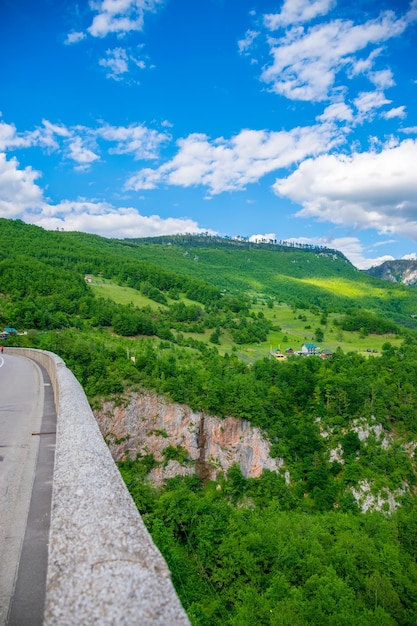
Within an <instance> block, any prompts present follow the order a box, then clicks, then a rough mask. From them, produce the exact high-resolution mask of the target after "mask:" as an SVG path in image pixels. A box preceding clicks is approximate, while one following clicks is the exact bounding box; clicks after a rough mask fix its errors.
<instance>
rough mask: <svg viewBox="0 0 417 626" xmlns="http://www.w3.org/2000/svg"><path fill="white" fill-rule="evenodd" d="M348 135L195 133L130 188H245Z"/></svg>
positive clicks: (316, 131) (324, 131) (322, 131)
mask: <svg viewBox="0 0 417 626" xmlns="http://www.w3.org/2000/svg"><path fill="white" fill-rule="evenodd" d="M344 139H345V135H344V133H343V131H341V130H339V129H337V128H336V127H335V126H334V125H332V124H321V125H317V126H307V127H298V128H294V129H293V130H291V131H280V132H271V131H265V130H248V129H245V130H242V131H241V132H240V133H239V134H238V135H235V136H234V137H232V138H231V139H229V140H227V139H224V138H223V137H220V138H218V139H214V140H210V139H209V138H208V137H207V136H206V135H203V134H197V133H196V134H192V135H189V136H188V137H186V138H185V139H180V140H179V141H178V142H177V143H178V147H179V150H178V153H177V154H176V156H175V157H174V158H173V159H172V160H171V161H169V162H168V163H165V164H164V165H162V166H161V167H159V168H158V169H155V170H153V169H150V168H146V169H142V170H140V171H139V172H138V173H137V174H134V175H133V176H131V177H130V178H129V180H128V181H127V182H126V186H125V187H126V189H134V190H139V189H153V188H155V187H156V186H157V185H158V184H160V183H164V184H168V185H178V186H180V187H190V186H193V185H203V186H205V187H207V188H208V189H209V193H210V194H211V195H215V194H218V193H222V192H224V191H233V190H239V189H244V188H245V186H246V185H247V184H249V183H254V182H257V181H258V180H259V179H260V178H262V176H265V174H268V173H269V172H272V171H275V170H278V169H280V168H282V167H288V166H290V165H292V164H293V163H295V162H299V161H301V160H303V159H305V158H306V157H307V156H309V155H317V154H320V153H323V152H327V151H328V150H330V149H331V148H332V147H334V146H336V145H338V144H340V143H341V142H343V141H344Z"/></svg>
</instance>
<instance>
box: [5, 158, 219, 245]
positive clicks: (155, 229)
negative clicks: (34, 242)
mask: <svg viewBox="0 0 417 626" xmlns="http://www.w3.org/2000/svg"><path fill="white" fill-rule="evenodd" d="M39 177H40V173H39V172H37V171H35V170H33V169H32V168H31V167H25V168H23V169H20V168H19V163H18V161H17V159H16V158H12V159H10V160H7V158H6V155H5V154H4V153H0V217H5V218H8V219H16V218H19V219H22V220H24V221H25V222H27V223H30V224H36V225H38V226H42V227H43V228H46V229H49V230H55V229H57V228H59V229H64V230H77V231H82V232H89V233H95V234H98V235H102V236H104V237H116V238H124V237H151V236H156V235H173V234H178V233H202V232H210V233H211V234H217V233H215V231H207V229H206V228H201V227H200V226H199V225H198V223H197V222H195V221H194V220H192V219H188V218H173V217H168V218H161V217H160V216H159V215H150V216H144V215H141V214H140V213H139V211H138V210H137V209H135V208H132V207H121V208H116V207H114V206H112V205H111V204H109V203H105V202H91V201H88V200H77V201H70V200H65V201H63V202H60V203H59V204H51V203H50V202H48V201H47V200H46V199H45V197H44V194H43V190H42V189H41V187H39V186H38V185H37V184H36V181H37V179H38V178H39Z"/></svg>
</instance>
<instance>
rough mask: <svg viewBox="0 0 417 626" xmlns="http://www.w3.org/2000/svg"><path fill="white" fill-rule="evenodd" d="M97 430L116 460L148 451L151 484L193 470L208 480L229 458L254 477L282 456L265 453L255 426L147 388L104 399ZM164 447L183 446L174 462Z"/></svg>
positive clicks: (263, 441)
mask: <svg viewBox="0 0 417 626" xmlns="http://www.w3.org/2000/svg"><path fill="white" fill-rule="evenodd" d="M95 416H96V419H97V422H98V424H99V427H100V430H101V432H102V434H103V436H104V438H105V439H106V441H107V442H108V444H109V447H110V451H111V453H112V455H113V458H114V459H115V460H116V461H119V460H122V459H124V458H125V454H126V452H129V455H130V457H131V458H133V459H134V458H136V455H137V454H141V455H146V454H153V455H154V458H155V460H156V461H159V462H160V463H161V464H160V465H159V466H158V467H156V468H154V469H153V470H152V472H151V473H150V479H151V480H152V481H153V482H154V483H163V482H164V481H165V480H166V479H167V478H169V477H172V476H176V475H178V474H180V475H186V474H193V473H196V472H197V473H198V474H199V475H200V476H201V477H202V478H203V479H214V478H216V476H217V474H218V473H219V472H226V471H227V470H228V469H229V468H230V467H231V466H232V465H233V464H234V463H237V464H238V465H239V466H240V469H241V472H242V474H243V475H244V476H245V477H246V478H251V477H257V476H260V474H261V473H262V470H263V469H269V470H272V471H278V470H279V469H280V468H281V467H282V465H283V460H282V459H273V458H271V456H270V444H269V442H268V440H267V439H266V438H265V437H264V436H263V434H262V432H261V431H260V430H259V429H258V428H254V427H253V426H251V425H250V423H249V422H247V421H245V420H239V419H236V418H234V417H227V418H225V419H220V418H218V417H214V416H211V415H205V414H204V413H199V412H194V411H192V410H191V409H190V408H189V407H188V406H185V405H180V404H175V403H170V402H168V401H167V399H166V398H164V397H161V396H156V395H153V394H151V393H143V394H139V393H134V394H131V395H130V396H129V397H128V398H127V399H126V400H125V402H124V403H123V404H122V405H120V406H115V404H114V402H107V403H104V404H103V406H102V407H101V408H100V410H97V411H95ZM168 446H172V447H174V448H177V446H180V447H181V448H183V449H185V450H186V451H187V459H186V460H185V461H183V462H182V463H180V462H179V461H177V460H174V459H171V460H168V461H167V455H166V453H165V455H164V453H163V451H164V450H166V448H167V447H168Z"/></svg>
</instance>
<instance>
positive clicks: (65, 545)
mask: <svg viewBox="0 0 417 626" xmlns="http://www.w3.org/2000/svg"><path fill="white" fill-rule="evenodd" d="M7 352H8V353H14V354H18V355H21V356H26V357H28V358H30V359H33V360H35V361H37V362H38V363H40V364H41V365H43V366H44V367H45V369H46V370H47V371H48V373H49V376H50V378H51V381H52V384H53V386H54V391H55V402H56V406H57V437H56V450H55V469H54V476H53V495H52V511H51V528H50V537H49V556H48V574H47V589H46V599H45V617H44V624H45V626H79V625H80V624H83V625H85V626H89V625H92V624H97V625H100V626H107V625H108V626H110V625H112V626H116V625H126V626H128V625H134V624H141V626H158V625H160V626H162V625H163V626H167V625H178V626H182V625H184V626H185V625H189V620H188V618H187V615H186V613H185V611H184V609H183V607H182V606H181V603H180V601H179V599H178V596H177V595H176V592H175V590H174V587H173V585H172V582H171V576H170V572H169V570H168V567H167V565H166V563H165V561H164V559H163V557H162V556H161V554H160V552H159V550H158V549H157V548H156V546H155V545H154V543H153V541H152V538H151V536H150V535H149V533H148V531H147V530H146V528H145V526H144V524H143V522H142V519H141V517H140V515H139V513H138V511H137V509H136V506H135V504H134V502H133V500H132V498H131V496H130V494H129V492H128V491H127V489H126V486H125V484H124V482H123V480H122V478H121V476H120V473H119V471H118V469H117V467H116V465H115V463H114V461H113V459H112V457H111V455H110V452H109V450H108V448H107V446H106V444H105V442H104V440H103V437H102V436H101V434H100V431H99V428H98V426H97V423H96V420H95V418H94V415H93V413H92V411H91V408H90V405H89V403H88V401H87V398H86V396H85V393H84V391H83V389H82V387H81V385H80V384H79V383H78V381H77V380H76V378H75V376H74V375H73V374H72V372H71V371H70V370H69V369H68V368H67V367H66V366H65V363H64V361H62V359H60V358H59V357H58V356H56V355H55V354H53V353H51V352H47V351H41V350H34V349H25V348H7Z"/></svg>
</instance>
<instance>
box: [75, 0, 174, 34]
mask: <svg viewBox="0 0 417 626" xmlns="http://www.w3.org/2000/svg"><path fill="white" fill-rule="evenodd" d="M162 3H163V0H100V1H93V0H92V1H91V2H90V6H91V8H92V9H93V11H95V12H96V15H95V16H94V18H93V22H92V24H91V26H90V27H89V28H88V29H87V30H88V32H89V33H90V35H92V36H93V37H101V38H102V37H106V36H107V35H109V34H110V33H115V34H117V35H119V36H120V35H124V34H126V33H129V32H132V31H141V30H142V29H143V24H144V16H145V13H147V12H154V11H155V10H156V9H157V7H158V6H160V5H161V4H162Z"/></svg>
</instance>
